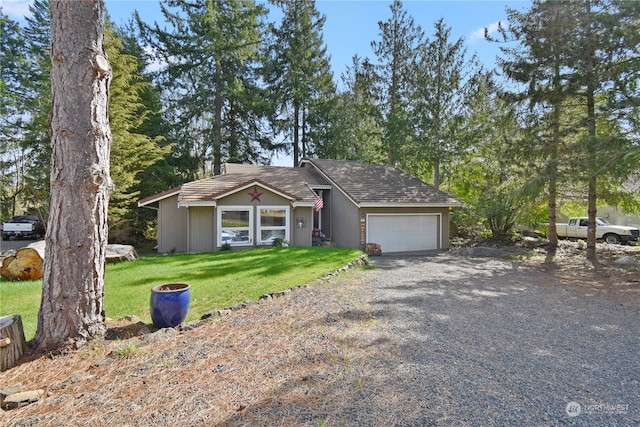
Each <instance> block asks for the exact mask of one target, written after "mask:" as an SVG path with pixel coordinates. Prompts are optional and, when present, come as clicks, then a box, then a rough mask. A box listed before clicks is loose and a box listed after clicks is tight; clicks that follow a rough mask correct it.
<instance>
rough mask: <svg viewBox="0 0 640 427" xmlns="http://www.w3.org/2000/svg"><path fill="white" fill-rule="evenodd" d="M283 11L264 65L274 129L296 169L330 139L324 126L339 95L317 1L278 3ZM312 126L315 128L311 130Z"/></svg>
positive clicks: (327, 123) (294, 0) (293, 0)
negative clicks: (334, 81) (300, 162)
mask: <svg viewBox="0 0 640 427" xmlns="http://www.w3.org/2000/svg"><path fill="white" fill-rule="evenodd" d="M273 3H274V4H275V5H276V6H278V7H281V8H282V12H283V18H282V22H281V23H280V25H279V26H277V27H272V37H271V42H270V46H269V48H268V54H267V59H266V63H265V68H264V72H265V81H266V83H267V86H268V89H269V91H270V92H271V93H272V94H273V95H272V96H273V97H272V99H271V102H272V103H273V104H274V106H275V107H276V109H275V111H274V119H273V120H272V122H273V128H274V131H275V132H276V133H282V134H283V135H284V138H285V140H289V141H290V143H285V146H284V147H285V150H286V151H288V150H289V148H288V147H287V146H290V147H291V150H292V153H293V163H294V166H297V165H298V161H299V159H300V158H301V157H305V156H307V155H309V154H311V153H312V152H313V151H314V147H312V145H315V146H316V147H317V150H320V151H321V148H320V147H321V146H322V144H323V143H325V142H326V138H331V137H330V136H329V135H323V134H322V132H321V129H322V127H324V126H330V125H331V117H332V112H335V108H333V107H332V106H335V102H337V101H336V99H335V96H336V90H335V86H334V84H333V75H332V74H331V71H330V66H329V59H328V56H327V49H326V46H325V45H324V42H323V40H322V27H323V26H324V22H325V19H326V18H325V17H324V16H320V13H319V12H318V11H317V9H316V7H315V1H308V0H274V1H273ZM312 125H313V129H310V126H312Z"/></svg>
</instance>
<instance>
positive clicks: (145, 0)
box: [0, 0, 530, 81]
mask: <svg viewBox="0 0 640 427" xmlns="http://www.w3.org/2000/svg"><path fill="white" fill-rule="evenodd" d="M29 2H30V1H29V0H0V7H2V10H3V13H4V14H6V15H8V16H9V17H11V18H12V19H16V20H20V19H21V18H22V17H24V15H25V14H27V13H28V4H29ZM105 4H106V7H107V11H108V12H109V14H110V15H111V18H112V19H113V21H114V22H115V23H116V24H123V23H125V22H126V21H128V20H129V19H130V17H131V16H132V14H133V11H134V10H137V11H138V13H139V14H140V16H141V17H142V19H143V20H145V21H147V22H153V21H158V22H162V14H161V13H160V7H159V4H160V2H159V0H106V1H105ZM390 4H391V1H382V0H318V1H317V2H316V7H317V9H318V10H319V11H320V13H321V14H324V15H325V16H326V18H327V19H326V23H325V27H324V32H323V37H324V42H325V44H326V45H327V51H328V53H329V55H331V64H332V69H333V72H334V77H335V79H336V81H337V80H338V79H339V78H340V75H341V73H343V72H344V71H345V70H346V67H347V66H348V65H350V64H351V58H352V57H353V55H355V54H356V53H357V54H358V55H360V56H361V57H367V56H368V57H370V58H372V59H373V57H374V55H373V53H372V51H371V42H372V41H373V40H379V39H380V37H379V28H378V21H386V20H387V19H388V18H389V17H390V15H391V12H390V9H389V5H390ZM403 5H404V8H405V9H406V10H407V12H408V13H409V15H411V16H412V17H413V18H414V20H415V22H416V23H417V24H418V25H420V26H421V27H422V29H423V30H424V32H425V33H426V34H427V35H431V34H433V24H434V23H435V22H436V21H437V20H438V19H440V18H444V22H445V23H446V24H447V25H448V26H449V27H451V29H452V36H453V37H454V38H455V39H457V38H458V37H463V38H464V39H465V42H466V47H467V50H468V52H469V53H470V54H472V53H477V54H478V55H479V57H480V59H481V61H482V62H483V63H484V65H485V66H486V67H487V68H493V67H494V66H495V57H496V55H498V54H499V49H498V45H497V44H495V43H490V42H487V41H486V40H484V28H485V27H488V28H490V29H495V27H496V25H497V23H498V22H500V21H502V22H503V23H504V22H505V21H506V11H505V8H506V7H507V6H508V7H511V8H514V9H518V10H526V9H527V8H528V7H529V6H530V2H529V1H524V0H521V1H518V0H511V1H497V0H496V1H490V0H475V1H474V0H451V1H435V0H408V1H405V2H404V3H403Z"/></svg>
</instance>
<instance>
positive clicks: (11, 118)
mask: <svg viewBox="0 0 640 427" xmlns="http://www.w3.org/2000/svg"><path fill="white" fill-rule="evenodd" d="M0 45H1V46H2V55H0V172H1V174H0V217H2V218H6V217H8V216H12V215H15V214H16V209H17V198H18V196H19V195H20V193H21V192H22V191H23V189H24V187H25V184H24V177H23V174H24V169H25V167H26V164H25V163H26V162H25V156H24V150H23V149H22V147H21V142H22V134H23V130H22V127H23V123H22V122H23V119H22V112H23V94H22V93H21V89H22V88H21V81H20V72H21V70H22V69H23V68H24V67H25V63H26V57H25V46H24V43H23V39H22V34H21V29H20V26H19V25H18V23H17V22H14V21H12V20H11V19H9V18H8V17H7V16H5V15H3V14H2V10H0Z"/></svg>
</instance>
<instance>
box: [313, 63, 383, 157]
mask: <svg viewBox="0 0 640 427" xmlns="http://www.w3.org/2000/svg"><path fill="white" fill-rule="evenodd" d="M376 77H377V76H376V73H375V70H374V67H373V64H371V62H370V61H369V59H368V58H364V59H363V58H360V57H359V56H358V55H355V56H354V57H353V58H352V65H351V66H349V67H347V70H346V72H345V73H343V75H342V82H343V86H344V87H345V89H344V91H343V92H342V94H341V99H342V101H341V105H342V111H341V114H340V115H339V117H338V119H339V120H340V121H341V123H342V125H341V127H342V129H343V134H342V137H341V139H337V140H333V141H330V142H329V144H327V145H325V153H326V154H323V155H322V156H321V157H324V158H332V159H345V160H358V161H362V162H365V163H373V164H384V163H385V162H386V153H385V152H384V150H383V148H382V130H381V128H380V125H379V123H380V121H381V120H380V112H379V110H378V106H377V104H376V89H375V85H376Z"/></svg>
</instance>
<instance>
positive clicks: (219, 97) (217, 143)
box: [213, 61, 223, 175]
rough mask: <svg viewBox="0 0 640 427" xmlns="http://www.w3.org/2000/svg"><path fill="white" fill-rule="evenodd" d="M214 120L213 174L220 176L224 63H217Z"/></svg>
mask: <svg viewBox="0 0 640 427" xmlns="http://www.w3.org/2000/svg"><path fill="white" fill-rule="evenodd" d="M213 103H214V110H215V111H214V113H213V114H214V118H213V122H214V123H213V174H214V175H220V173H221V172H222V167H221V165H222V103H223V94H222V63H221V61H216V88H215V97H214V100H213Z"/></svg>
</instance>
